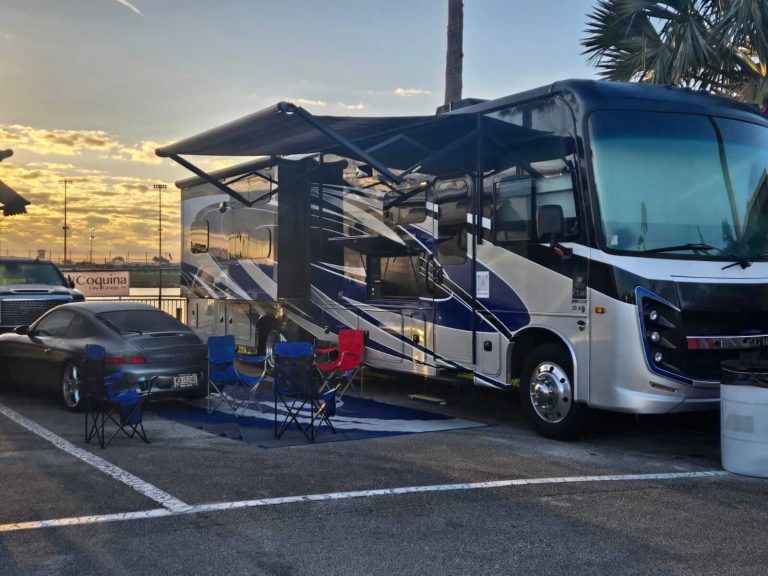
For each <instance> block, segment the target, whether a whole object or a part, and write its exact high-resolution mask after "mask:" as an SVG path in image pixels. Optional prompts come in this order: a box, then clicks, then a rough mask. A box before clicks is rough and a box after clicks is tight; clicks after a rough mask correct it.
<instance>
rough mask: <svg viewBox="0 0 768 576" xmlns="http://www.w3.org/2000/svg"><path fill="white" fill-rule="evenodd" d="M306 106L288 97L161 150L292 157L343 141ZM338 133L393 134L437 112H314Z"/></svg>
mask: <svg viewBox="0 0 768 576" xmlns="http://www.w3.org/2000/svg"><path fill="white" fill-rule="evenodd" d="M294 110H300V109H299V108H298V107H295V106H293V105H291V104H288V103H286V102H281V103H279V104H276V105H274V106H270V107H269V108H266V109H264V110H261V111H260V112H256V113H254V114H251V115H249V116H245V117H244V118H240V119H239V120H235V121H233V122H229V123H227V124H224V125H222V126H218V127H216V128H213V129H212V130H208V131H207V132H203V133H201V134H198V135H196V136H192V137H190V138H186V139H184V140H181V141H179V142H176V143H175V144H170V145H168V146H163V147H162V148H158V149H157V155H158V156H162V157H166V158H167V157H169V156H178V155H192V156H287V155H291V154H311V153H316V152H325V151H328V150H329V149H332V148H335V147H338V146H339V142H338V141H337V140H335V139H333V138H332V137H330V136H329V135H327V134H325V133H323V132H321V131H320V130H318V129H317V127H316V126H314V125H312V124H310V123H309V122H307V121H306V119H305V118H304V117H302V116H301V115H300V114H297V113H295V112H294ZM312 118H314V119H316V120H317V121H318V122H320V123H322V124H323V125H325V126H327V127H328V128H330V129H331V130H333V131H334V132H335V133H336V134H339V135H340V136H342V137H344V138H346V139H348V140H351V141H353V142H355V141H357V140H360V139H362V138H366V137H371V136H374V135H376V136H379V137H380V139H381V140H382V141H383V140H384V139H386V135H387V134H390V133H396V132H401V131H402V130H403V129H405V128H408V127H412V126H416V125H418V124H421V123H424V122H430V121H433V120H434V119H435V118H436V117H435V116H400V117H378V118H375V117H372V118H370V117H369V118H366V117H357V116H354V117H352V116H312Z"/></svg>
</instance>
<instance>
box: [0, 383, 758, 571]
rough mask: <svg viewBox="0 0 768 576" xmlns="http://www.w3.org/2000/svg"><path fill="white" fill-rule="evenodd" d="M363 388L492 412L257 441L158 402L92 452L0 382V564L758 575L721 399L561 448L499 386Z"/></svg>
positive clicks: (746, 502) (74, 418)
mask: <svg viewBox="0 0 768 576" xmlns="http://www.w3.org/2000/svg"><path fill="white" fill-rule="evenodd" d="M364 391H365V394H366V395H371V396H373V397H375V398H377V399H378V400H381V401H385V402H388V403H395V404H405V405H408V404H410V405H413V406H416V407H418V408H419V409H421V410H429V411H443V412H445V413H447V414H451V415H456V416H459V417H460V418H463V419H466V420H471V421H474V422H478V423H480V424H485V426H482V427H475V428H468V429H461V430H449V431H440V432H431V433H417V434H404V435H398V436H392V437H382V438H373V439H367V440H351V441H339V442H329V443H319V444H315V445H309V444H302V445H290V446H289V445H286V446H285V447H279V446H278V447H273V448H270V449H265V448H262V447H260V446H258V445H254V444H248V443H245V442H240V441H236V440H231V439H228V438H224V437H218V436H216V435H213V434H209V433H207V432H204V431H201V430H197V429H195V428H193V427H190V426H185V425H182V424H180V423H178V422H174V421H170V420H166V419H165V418H162V417H160V416H158V415H157V414H156V413H155V412H153V411H150V412H149V413H148V414H147V415H146V416H145V426H146V428H147V431H148V433H149V435H150V438H151V441H152V442H151V444H149V445H145V444H143V443H142V442H141V441H139V440H136V439H134V440H128V439H125V438H119V439H117V440H116V441H115V442H114V443H113V444H112V445H110V446H109V447H108V448H106V449H104V450H101V449H100V448H98V447H95V446H94V445H86V444H85V443H84V442H83V415H82V414H72V413H67V412H65V411H63V410H62V409H61V408H60V407H59V405H58V404H57V403H56V402H55V400H54V399H52V398H48V397H36V396H32V395H29V394H21V393H18V392H14V393H3V394H0V459H1V460H0V461H1V462H2V465H1V466H0V486H2V488H3V489H2V496H0V501H1V502H2V506H0V532H2V533H1V534H0V573H1V574H4V575H5V574H105V573H111V574H129V573H130V574H137V573H139V574H161V573H162V574H167V575H170V574H225V573H226V574H309V573H312V574H317V573H327V574H394V573H397V574H487V573H491V572H496V573H503V574H511V573H519V574H526V573H538V574H619V573H620V574H764V573H765V568H764V566H765V563H766V561H768V551H766V548H765V535H764V530H763V528H764V527H765V526H766V525H768V522H767V521H768V504H766V502H767V500H766V494H768V482H766V481H765V480H759V479H752V478H745V477H739V476H735V475H731V474H727V473H725V472H723V471H722V469H721V467H720V461H719V430H718V424H717V418H716V416H717V415H716V414H709V415H703V416H702V415H699V416H678V417H643V418H635V417H632V416H621V415H604V414H597V415H596V417H595V423H594V425H593V426H592V427H591V429H590V430H589V431H588V432H587V433H586V435H585V436H584V437H583V438H582V439H581V440H580V441H579V442H576V443H562V442H556V441H551V440H546V439H543V438H541V437H539V436H537V435H535V434H534V433H533V432H531V431H530V430H529V429H528V428H527V427H526V426H525V425H524V423H523V422H521V417H520V415H519V410H518V408H519V406H518V405H517V403H516V402H515V401H514V400H513V399H512V398H510V396H509V395H503V394H499V393H495V392H490V391H477V392H475V393H470V392H469V391H467V390H457V389H455V388H452V387H441V386H439V385H437V384H424V383H421V382H418V381H417V382H410V383H402V382H399V381H393V380H382V381H377V382H370V381H368V382H366V387H365V390H364ZM412 392H416V393H429V394H430V395H434V396H440V397H443V398H445V399H446V400H448V402H447V405H446V406H444V407H441V406H438V405H432V404H424V403H416V402H414V401H412V400H409V399H408V397H407V395H408V394H409V393H412Z"/></svg>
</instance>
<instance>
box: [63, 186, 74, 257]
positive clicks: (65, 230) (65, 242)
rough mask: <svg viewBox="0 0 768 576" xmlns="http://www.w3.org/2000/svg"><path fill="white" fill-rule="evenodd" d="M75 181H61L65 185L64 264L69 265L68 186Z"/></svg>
mask: <svg viewBox="0 0 768 576" xmlns="http://www.w3.org/2000/svg"><path fill="white" fill-rule="evenodd" d="M73 182H74V180H72V179H71V178H62V179H61V180H59V184H64V226H63V227H62V228H63V230H64V262H63V263H62V264H66V263H67V230H69V226H67V184H72V183H73Z"/></svg>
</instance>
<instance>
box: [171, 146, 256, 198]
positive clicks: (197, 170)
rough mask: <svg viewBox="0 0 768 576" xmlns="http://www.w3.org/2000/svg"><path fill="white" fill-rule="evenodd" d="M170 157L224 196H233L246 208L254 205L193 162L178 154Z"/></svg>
mask: <svg viewBox="0 0 768 576" xmlns="http://www.w3.org/2000/svg"><path fill="white" fill-rule="evenodd" d="M168 157H169V158H170V159H171V160H173V161H174V162H176V163H177V164H181V165H182V166H184V168H186V169H187V170H189V171H190V172H192V173H193V174H195V176H199V177H200V178H202V179H203V180H205V181H206V182H208V184H211V185H213V186H216V188H218V189H219V190H221V191H222V192H224V194H226V195H227V196H231V197H232V198H234V199H235V200H237V201H238V202H242V203H243V204H244V205H245V206H251V205H252V204H253V203H252V202H250V201H249V200H246V199H245V197H243V196H242V195H241V194H240V193H238V192H235V191H234V190H232V188H230V187H229V186H227V185H226V184H224V183H222V182H220V181H219V180H216V178H214V177H213V176H211V175H210V174H208V173H207V172H205V171H204V170H202V169H200V168H198V167H197V166H195V165H194V164H192V163H191V162H188V161H187V160H185V159H184V158H182V157H181V156H179V155H178V154H170V155H169V156H168Z"/></svg>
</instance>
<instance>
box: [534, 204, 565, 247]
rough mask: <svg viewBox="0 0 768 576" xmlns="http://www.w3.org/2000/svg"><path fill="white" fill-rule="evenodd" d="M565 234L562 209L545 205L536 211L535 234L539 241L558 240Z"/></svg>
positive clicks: (554, 205) (556, 205) (552, 205)
mask: <svg viewBox="0 0 768 576" xmlns="http://www.w3.org/2000/svg"><path fill="white" fill-rule="evenodd" d="M564 233H565V218H563V207H562V206H560V205H559V204H547V205H544V206H539V207H538V208H537V209H536V234H538V236H539V240H555V241H557V240H559V239H560V238H561V237H562V236H563V234H564Z"/></svg>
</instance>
